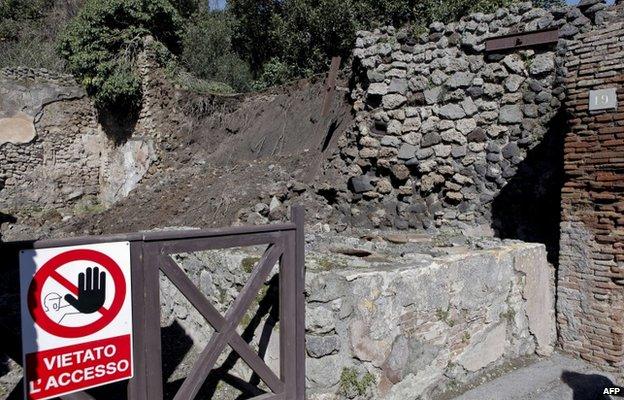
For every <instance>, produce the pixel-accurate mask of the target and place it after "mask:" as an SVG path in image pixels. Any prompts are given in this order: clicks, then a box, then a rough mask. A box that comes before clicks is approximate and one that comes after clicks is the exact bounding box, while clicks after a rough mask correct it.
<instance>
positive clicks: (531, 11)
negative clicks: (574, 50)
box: [326, 3, 607, 242]
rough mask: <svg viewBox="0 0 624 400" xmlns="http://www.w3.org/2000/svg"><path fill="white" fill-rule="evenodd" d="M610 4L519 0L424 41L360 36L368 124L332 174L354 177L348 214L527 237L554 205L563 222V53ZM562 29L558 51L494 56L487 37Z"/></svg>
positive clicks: (359, 105)
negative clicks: (553, 148) (546, 5)
mask: <svg viewBox="0 0 624 400" xmlns="http://www.w3.org/2000/svg"><path fill="white" fill-rule="evenodd" d="M606 8H607V6H606V5H604V4H602V3H599V4H596V5H594V6H593V7H592V9H591V10H584V11H585V14H584V13H583V12H582V11H581V9H579V8H576V7H556V8H553V9H550V10H544V9H541V8H534V7H533V6H532V5H531V3H516V4H513V5H511V6H510V7H509V8H502V9H499V10H497V11H496V12H494V13H492V14H483V13H477V14H473V15H470V16H466V17H465V18H464V19H462V20H461V21H460V22H458V23H450V24H446V25H444V24H442V23H434V24H432V25H431V27H430V29H429V31H428V32H427V33H425V34H423V35H421V36H418V37H414V36H413V34H412V33H411V32H410V31H409V30H407V31H406V30H396V29H395V28H393V27H386V28H381V29H377V30H375V31H373V32H359V33H358V38H357V42H356V47H357V49H356V50H355V51H354V56H355V58H356V66H358V65H359V67H360V71H361V73H360V74H359V77H360V81H359V83H357V85H356V87H355V89H354V90H353V91H352V93H351V96H352V98H353V101H354V111H355V112H356V115H357V117H356V118H357V125H356V126H355V127H354V128H353V129H352V131H351V132H350V134H349V135H347V136H346V137H343V138H341V142H340V146H341V151H340V154H337V155H336V156H335V158H334V159H333V160H331V163H330V166H329V167H328V168H327V170H326V172H327V173H331V171H333V170H339V171H340V173H341V174H344V175H347V176H348V177H350V179H348V182H347V180H345V183H344V185H343V186H342V187H337V190H338V196H337V197H338V201H339V203H341V204H342V209H343V210H345V213H346V215H347V219H348V220H349V221H350V222H351V223H353V224H357V225H365V226H366V225H368V226H389V227H394V228H397V229H407V228H417V229H422V228H432V227H435V226H438V227H439V226H447V225H453V226H467V225H473V226H474V225H481V226H482V227H483V228H486V229H489V228H490V227H492V228H494V230H496V231H499V233H501V234H502V235H503V236H511V237H516V238H518V236H517V235H518V234H520V233H522V232H517V231H526V230H528V229H531V227H530V225H531V224H528V223H526V222H524V221H526V220H527V219H531V218H533V217H534V216H535V215H536V214H538V215H539V217H538V218H535V220H536V222H538V223H537V224H533V225H537V226H539V225H540V223H541V224H543V222H544V218H548V215H550V214H552V213H550V214H548V213H544V214H547V215H542V214H539V213H540V212H541V210H543V209H544V208H545V207H546V206H548V207H550V208H549V209H554V210H555V212H554V213H555V215H556V214H557V213H558V207H559V204H558V196H559V188H558V187H557V183H558V182H557V179H558V177H557V176H555V175H556V174H554V172H552V171H556V169H557V165H558V164H561V160H559V159H556V157H555V156H556V155H553V154H550V150H549V144H550V143H551V142H552V141H553V140H557V139H558V138H557V137H556V136H557V133H558V134H559V138H561V132H560V131H561V127H560V126H555V127H554V129H555V130H556V129H559V132H553V129H551V125H552V124H554V123H555V122H554V121H556V118H557V117H558V110H559V108H560V105H561V101H562V100H563V99H564V96H565V93H564V90H563V85H562V82H563V76H564V75H565V71H564V70H563V69H562V68H560V67H561V66H562V65H563V59H562V57H561V56H562V55H563V54H565V49H566V45H567V43H568V42H569V40H570V39H572V38H573V37H574V36H575V35H577V34H579V32H585V31H588V30H590V29H592V27H593V26H594V24H602V23H604V12H605V9H606ZM554 28H559V31H560V40H559V42H558V44H557V45H556V46H546V47H540V48H531V49H523V50H516V51H512V52H505V53H501V54H498V53H497V54H492V53H490V54H487V53H486V52H485V40H486V39H487V38H490V37H495V36H500V35H504V34H509V33H514V32H522V31H533V30H538V29H554ZM540 188H541V189H540ZM549 188H553V190H552V191H549ZM551 192H552V193H551ZM527 197H529V199H528V200H527V199H525V198H527ZM551 203H552V204H551ZM518 204H523V205H524V208H515V209H514V208H513V207H516V205H518ZM555 219H556V220H555V222H554V225H555V228H554V229H555V234H556V231H557V230H558V229H557V228H558V227H557V226H556V225H557V224H558V219H557V218H555ZM525 236H529V237H522V239H524V240H535V241H542V242H544V241H545V239H543V238H541V237H539V235H537V237H530V235H525ZM534 236H535V235H534ZM542 236H543V235H542ZM555 241H556V239H555Z"/></svg>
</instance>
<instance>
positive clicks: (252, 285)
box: [150, 245, 283, 400]
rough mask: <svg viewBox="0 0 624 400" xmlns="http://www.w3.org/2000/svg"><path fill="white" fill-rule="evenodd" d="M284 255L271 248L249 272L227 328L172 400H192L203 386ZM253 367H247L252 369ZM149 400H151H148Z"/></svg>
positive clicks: (213, 340)
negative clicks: (274, 267) (250, 306)
mask: <svg viewBox="0 0 624 400" xmlns="http://www.w3.org/2000/svg"><path fill="white" fill-rule="evenodd" d="M282 252H283V248H282V246H281V245H272V246H271V247H270V248H269V249H268V250H267V251H266V252H265V253H264V255H263V256H262V258H261V259H260V261H259V262H258V265H257V267H256V268H254V270H253V271H252V272H251V276H250V277H249V280H248V281H247V283H246V284H245V286H244V287H243V290H242V291H241V293H240V294H239V295H238V297H236V299H235V300H234V303H233V304H232V306H231V308H230V309H229V310H228V312H227V314H226V316H225V319H226V326H225V327H224V330H223V331H222V332H216V333H215V334H214V335H212V337H211V338H210V340H209V341H208V344H207V345H206V348H205V349H204V350H203V351H202V353H201V354H200V355H199V358H198V360H197V362H196V363H195V365H193V368H192V369H191V371H190V372H189V374H188V376H187V378H186V379H185V380H184V382H183V383H182V386H181V387H180V389H179V390H178V392H177V393H176V395H175V397H174V400H188V399H194V398H195V396H196V395H197V393H198V392H199V389H200V388H201V386H202V385H203V383H204V381H205V380H206V377H207V376H208V374H209V373H210V371H211V370H212V369H213V368H214V364H215V363H216V362H217V359H218V358H219V355H220V354H221V352H222V351H223V349H224V348H225V346H227V345H228V342H229V341H230V338H231V337H232V336H233V335H234V334H236V327H237V326H238V324H239V323H240V321H241V319H242V318H243V316H244V315H245V312H246V311H247V309H248V308H249V305H250V304H251V302H252V301H253V299H254V298H255V296H256V295H257V293H258V291H259V290H260V286H261V285H262V284H264V281H265V280H266V278H267V276H268V275H269V273H270V272H271V269H272V268H273V266H274V265H275V263H276V262H277V260H278V259H279V257H280V256H281V254H282ZM254 366H255V365H250V367H252V368H254ZM150 400H151V398H150Z"/></svg>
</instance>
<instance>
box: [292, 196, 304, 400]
mask: <svg viewBox="0 0 624 400" xmlns="http://www.w3.org/2000/svg"><path fill="white" fill-rule="evenodd" d="M290 220H291V221H292V222H293V223H294V224H295V226H296V227H297V230H296V231H295V232H296V233H295V244H294V246H295V265H294V266H293V267H294V268H295V286H296V288H295V293H296V299H295V304H296V306H295V307H296V310H295V315H296V326H295V337H296V344H295V354H296V358H297V360H296V363H297V372H296V378H295V379H296V385H297V392H296V399H297V400H304V399H305V358H306V350H305V314H306V312H305V231H304V227H305V210H304V208H303V207H302V206H294V207H292V208H291V216H290Z"/></svg>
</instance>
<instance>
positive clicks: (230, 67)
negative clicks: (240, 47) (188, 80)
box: [181, 11, 251, 92]
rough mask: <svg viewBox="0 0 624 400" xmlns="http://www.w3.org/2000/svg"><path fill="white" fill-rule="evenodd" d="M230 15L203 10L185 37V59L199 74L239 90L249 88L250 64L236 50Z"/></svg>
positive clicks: (186, 63)
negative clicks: (233, 47) (233, 42)
mask: <svg viewBox="0 0 624 400" xmlns="http://www.w3.org/2000/svg"><path fill="white" fill-rule="evenodd" d="M232 25H233V21H232V18H231V17H230V15H229V14H227V13H224V12H206V11H204V12H200V13H199V14H197V15H195V16H194V17H193V18H192V19H191V21H190V22H189V23H188V24H187V26H186V29H185V31H184V34H183V37H182V47H183V51H182V56H181V59H182V62H183V63H184V65H185V66H186V67H187V68H188V69H189V71H190V72H191V73H193V74H194V75H195V76H197V77H199V78H201V79H205V80H209V81H215V82H222V83H226V84H228V85H229V86H231V87H232V88H233V89H234V90H236V91H239V92H240V91H245V90H249V88H250V82H251V74H250V72H249V67H248V64H247V63H246V62H245V61H243V60H242V59H241V58H240V57H239V56H238V55H237V54H236V53H235V52H234V50H233V49H232Z"/></svg>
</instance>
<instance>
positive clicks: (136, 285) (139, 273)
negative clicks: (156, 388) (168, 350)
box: [128, 241, 147, 400]
mask: <svg viewBox="0 0 624 400" xmlns="http://www.w3.org/2000/svg"><path fill="white" fill-rule="evenodd" d="M130 266H131V268H132V269H131V274H132V331H133V334H132V348H133V354H132V359H133V364H134V377H133V378H132V379H130V381H129V382H128V400H147V366H146V364H145V336H146V335H145V325H144V321H145V319H144V318H143V316H144V315H145V313H146V310H145V293H144V289H143V288H144V282H145V276H144V265H143V242H142V241H135V242H131V243H130Z"/></svg>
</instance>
